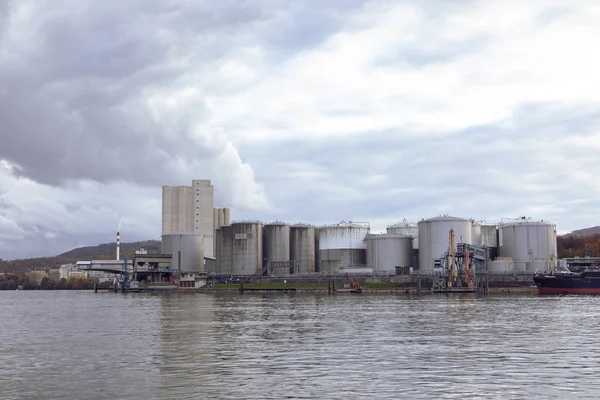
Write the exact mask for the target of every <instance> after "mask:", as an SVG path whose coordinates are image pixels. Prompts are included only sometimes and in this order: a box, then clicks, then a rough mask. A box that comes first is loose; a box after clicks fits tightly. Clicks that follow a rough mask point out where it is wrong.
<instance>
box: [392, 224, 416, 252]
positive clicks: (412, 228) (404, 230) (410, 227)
mask: <svg viewBox="0 0 600 400" xmlns="http://www.w3.org/2000/svg"><path fill="white" fill-rule="evenodd" d="M386 231H387V233H395V234H398V235H405V236H411V237H412V238H413V249H418V248H419V226H418V225H417V224H415V223H414V222H409V221H407V220H406V219H403V220H402V221H400V222H398V223H397V224H394V225H390V226H388V227H387V229H386Z"/></svg>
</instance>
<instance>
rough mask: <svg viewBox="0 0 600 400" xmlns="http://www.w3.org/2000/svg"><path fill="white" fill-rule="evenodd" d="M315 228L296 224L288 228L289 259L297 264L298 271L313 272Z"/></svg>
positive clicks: (301, 272) (303, 272) (302, 272)
mask: <svg viewBox="0 0 600 400" xmlns="http://www.w3.org/2000/svg"><path fill="white" fill-rule="evenodd" d="M315 257H316V251H315V228H314V227H313V226H311V225H304V224H296V225H292V226H291V228H290V259H291V260H294V261H295V262H296V264H297V266H298V273H300V274H309V273H312V272H315Z"/></svg>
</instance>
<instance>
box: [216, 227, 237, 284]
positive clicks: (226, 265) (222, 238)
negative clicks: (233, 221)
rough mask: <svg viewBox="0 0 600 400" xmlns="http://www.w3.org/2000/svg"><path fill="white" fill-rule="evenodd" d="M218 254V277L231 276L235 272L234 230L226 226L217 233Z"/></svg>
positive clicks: (218, 229)
mask: <svg viewBox="0 0 600 400" xmlns="http://www.w3.org/2000/svg"><path fill="white" fill-rule="evenodd" d="M215 236H216V242H217V252H216V254H215V256H216V268H215V270H216V271H215V272H216V274H217V275H230V274H231V273H232V271H233V228H232V227H231V225H224V226H220V227H219V228H217V231H216V235H215Z"/></svg>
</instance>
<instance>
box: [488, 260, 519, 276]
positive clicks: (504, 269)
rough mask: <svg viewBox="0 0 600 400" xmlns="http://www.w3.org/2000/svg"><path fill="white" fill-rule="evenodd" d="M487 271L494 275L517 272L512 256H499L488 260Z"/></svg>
mask: <svg viewBox="0 0 600 400" xmlns="http://www.w3.org/2000/svg"><path fill="white" fill-rule="evenodd" d="M487 272H488V274H492V275H505V274H512V273H514V272H515V262H514V261H513V260H512V259H510V258H497V259H495V260H494V261H489V262H488V264H487Z"/></svg>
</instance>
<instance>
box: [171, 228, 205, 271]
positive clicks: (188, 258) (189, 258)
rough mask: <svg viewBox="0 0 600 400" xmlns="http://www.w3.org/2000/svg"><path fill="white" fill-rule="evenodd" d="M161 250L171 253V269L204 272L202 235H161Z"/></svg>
mask: <svg viewBox="0 0 600 400" xmlns="http://www.w3.org/2000/svg"><path fill="white" fill-rule="evenodd" d="M161 252H162V253H163V254H171V255H172V256H171V269H173V270H175V271H178V270H181V272H206V269H205V267H204V236H202V235H196V234H194V233H170V234H167V235H163V236H162V242H161Z"/></svg>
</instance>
